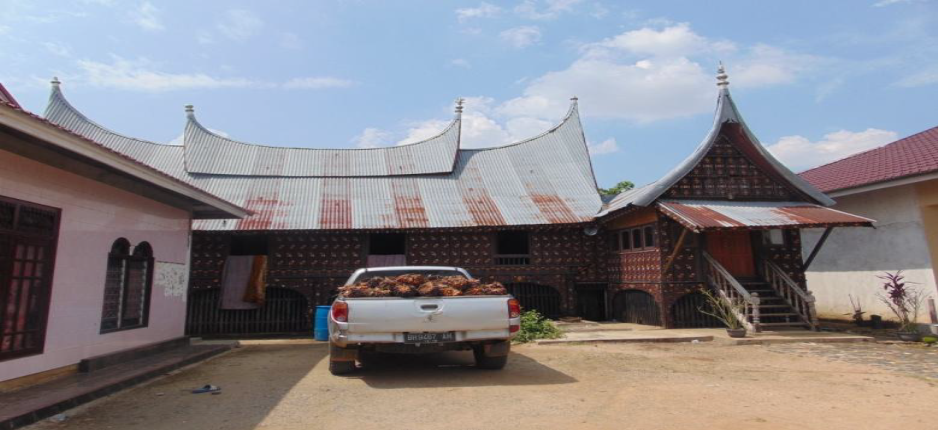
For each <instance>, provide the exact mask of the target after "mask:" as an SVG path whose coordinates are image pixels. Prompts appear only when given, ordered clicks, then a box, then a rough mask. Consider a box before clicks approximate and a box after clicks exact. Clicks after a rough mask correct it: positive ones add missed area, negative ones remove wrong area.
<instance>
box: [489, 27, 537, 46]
mask: <svg viewBox="0 0 938 430" xmlns="http://www.w3.org/2000/svg"><path fill="white" fill-rule="evenodd" d="M499 37H501V38H502V40H504V41H505V42H508V44H510V45H511V46H513V47H515V48H524V47H526V46H530V45H533V44H535V43H537V42H539V41H540V40H541V30H540V29H539V28H537V27H535V26H532V25H524V26H521V27H515V28H509V29H508V30H505V31H503V32H501V33H500V34H499Z"/></svg>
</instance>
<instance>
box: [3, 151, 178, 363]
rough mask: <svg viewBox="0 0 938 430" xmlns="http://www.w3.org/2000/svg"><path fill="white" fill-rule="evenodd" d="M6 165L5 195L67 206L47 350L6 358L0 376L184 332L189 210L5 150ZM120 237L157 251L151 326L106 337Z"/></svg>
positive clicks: (104, 352) (59, 241) (63, 209)
mask: <svg viewBox="0 0 938 430" xmlns="http://www.w3.org/2000/svg"><path fill="white" fill-rule="evenodd" d="M0 166H2V167H0V195H3V196H6V197H11V198H15V199H19V200H24V201H27V202H32V203H38V204H41V205H45V206H51V207H55V208H59V209H61V210H62V215H61V223H60V226H59V240H58V249H57V251H56V260H55V271H54V273H53V278H52V282H53V283H52V298H51V302H50V308H49V321H48V325H47V330H46V342H45V350H44V351H43V353H42V354H37V355H31V356H27V357H22V358H16V359H11V360H5V361H0V381H4V380H8V379H13V378H17V377H20V376H25V375H30V374H33V373H38V372H43V371H46V370H51V369H55V368H58V367H62V366H67V365H72V364H76V363H78V362H79V361H80V360H82V359H84V358H88V357H92V356H95V355H100V354H106V353H111V352H116V351H120V350H123V349H128V348H134V347H137V346H141V345H146V344H150V343H155V342H159V341H163V340H169V339H172V338H176V337H179V336H183V335H184V332H185V320H186V297H185V284H184V283H185V274H186V273H187V272H188V262H189V257H188V256H189V220H190V217H189V213H188V212H186V211H184V210H181V209H177V208H174V207H170V206H167V205H165V204H162V203H158V202H156V201H154V200H150V199H147V198H145V197H141V196H139V195H136V194H132V193H130V192H127V191H124V190H121V189H118V188H114V187H112V186H110V185H107V184H104V183H101V182H97V181H94V180H91V179H88V178H84V177H81V176H77V175H74V174H71V173H68V172H66V171H64V170H60V169H57V168H54V167H51V166H48V165H45V164H42V163H38V162H36V161H33V160H30V159H27V158H23V157H20V156H18V155H15V154H13V153H10V152H6V151H0ZM119 237H124V238H126V239H127V240H129V241H130V243H131V245H132V246H136V245H137V244H138V243H140V242H143V241H147V242H149V243H150V245H151V246H152V248H153V254H154V257H155V259H156V261H157V263H156V266H157V267H156V271H155V272H154V273H155V274H156V275H157V276H156V277H155V279H154V285H153V290H152V292H151V294H150V300H151V302H150V318H149V325H148V326H147V327H143V328H137V329H132V330H124V331H117V332H111V333H105V334H101V333H100V331H101V326H100V325H101V309H102V306H103V303H104V278H105V272H106V269H107V254H108V251H109V250H110V249H111V244H112V243H114V240H116V239H117V238H119ZM180 284H182V285H180Z"/></svg>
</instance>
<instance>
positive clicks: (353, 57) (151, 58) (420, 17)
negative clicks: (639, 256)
mask: <svg viewBox="0 0 938 430" xmlns="http://www.w3.org/2000/svg"><path fill="white" fill-rule="evenodd" d="M720 60H722V61H723V62H724V63H725V64H726V68H727V72H728V73H729V76H730V78H729V79H730V82H731V85H730V89H731V91H732V92H733V94H734V96H735V99H736V102H737V104H738V106H739V107H740V109H741V111H742V113H743V115H744V116H745V117H746V120H747V122H748V124H749V126H750V128H751V129H752V130H753V131H754V132H755V133H756V135H757V136H759V138H760V139H761V141H762V142H763V144H765V145H767V146H769V147H770V149H771V150H772V151H773V152H774V153H775V154H776V155H777V156H778V157H780V158H781V159H782V160H783V161H784V162H786V163H787V164H788V165H789V166H791V167H792V168H793V169H794V170H803V169H805V168H808V167H811V166H813V165H817V164H820V163H824V162H828V161H832V160H834V159H837V158H840V157H842V156H845V155H848V154H850V153H854V152H857V151H862V150H865V149H869V148H872V147H875V146H878V145H882V144H884V143H888V142H890V141H892V140H895V139H896V138H899V137H903V136H906V135H909V134H912V133H916V132H919V131H922V130H925V129H927V128H931V127H934V126H938V109H936V104H935V100H938V2H935V1H929V0H856V1H793V0H788V1H777V2H774V1H759V2H751V1H731V0H726V1H722V2H719V3H712V2H700V1H670V2H662V1H647V2H623V1H615V2H613V1H599V0H596V1H592V0H516V1H510V2H498V1H486V2H480V1H394V2H388V1H380V2H379V1H373V2H372V1H364V0H362V1H354V0H345V1H317V2H309V1H265V2H248V1H231V0H228V1H198V2H193V1H156V0H149V1H117V0H76V1H58V2H43V1H29V0H2V1H0V64H3V66H2V67H0V82H3V83H4V85H6V86H7V88H8V89H9V90H10V91H11V92H12V93H13V94H14V95H15V96H17V98H18V99H19V101H20V102H21V103H22V104H23V105H24V106H25V107H26V108H28V109H30V110H33V111H35V112H41V111H42V110H43V108H44V107H45V101H46V98H47V96H48V81H49V79H50V78H51V77H52V76H58V77H59V78H60V79H61V80H62V82H63V90H64V91H65V93H66V96H67V97H68V98H69V100H71V101H72V103H74V104H75V105H76V106H77V107H78V108H79V109H81V110H82V111H83V112H85V113H86V114H87V115H88V116H89V117H91V118H92V119H94V120H96V121H98V122H100V123H102V124H103V125H105V126H107V127H109V128H112V129H114V130H116V131H119V132H122V133H125V134H128V135H132V136H135V137H141V138H145V139H149V140H154V141H158V142H171V141H174V139H178V137H179V136H180V135H181V133H182V128H183V125H184V120H185V117H184V113H183V106H184V105H185V104H188V103H192V104H194V105H195V106H196V114H197V115H198V118H199V120H200V121H201V122H202V123H203V124H204V125H206V126H207V127H210V128H212V129H215V130H218V131H221V132H223V133H226V134H227V135H229V136H231V137H233V138H235V139H238V140H243V141H248V142H253V143H262V144H269V145H283V146H309V147H349V148H353V147H369V146H381V145H395V144H400V143H406V142H412V141H414V140H416V139H420V138H422V137H427V136H429V135H431V134H433V133H435V132H437V131H439V130H440V129H442V127H443V126H444V125H445V123H446V122H448V121H449V120H450V119H451V118H452V115H453V113H452V112H453V100H454V99H456V98H457V97H465V98H466V99H467V102H466V114H465V116H464V119H465V121H464V126H463V145H464V146H468V147H478V146H492V145H499V144H505V143H510V142H512V141H515V140H520V139H523V138H526V137H530V136H533V135H535V134H537V133H539V132H542V131H544V130H546V129H548V128H550V127H551V126H552V125H553V124H555V123H556V122H557V121H558V120H559V119H560V118H561V117H562V116H563V115H564V113H565V111H566V109H567V107H568V104H569V98H570V97H571V96H573V95H576V96H578V97H579V98H580V109H581V114H582V115H583V123H584V126H585V129H586V136H587V139H588V140H589V141H590V143H591V149H592V152H593V163H594V166H595V170H596V174H597V177H598V180H599V183H600V185H601V186H610V185H612V184H614V183H616V182H617V181H619V180H622V179H628V180H632V181H633V182H636V183H637V184H642V183H646V182H650V181H653V180H655V179H657V178H658V177H660V176H661V175H662V174H664V173H665V172H667V171H668V170H669V169H670V168H671V167H672V166H674V165H675V164H676V163H678V162H679V161H680V160H681V159H683V158H684V157H685V156H686V155H687V154H689V153H690V151H691V150H692V149H693V148H694V147H695V146H696V145H697V144H698V143H699V141H700V140H701V139H702V138H703V137H704V135H705V134H706V132H707V131H708V129H709V127H710V123H711V119H712V111H713V106H714V102H715V94H716V87H715V85H714V84H715V79H714V75H715V74H716V72H715V70H716V67H717V63H718V61H720Z"/></svg>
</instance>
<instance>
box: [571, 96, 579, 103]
mask: <svg viewBox="0 0 938 430" xmlns="http://www.w3.org/2000/svg"><path fill="white" fill-rule="evenodd" d="M578 100H580V98H579V97H577V96H573V97H570V101H572V102H574V103H576V102H577V101H578Z"/></svg>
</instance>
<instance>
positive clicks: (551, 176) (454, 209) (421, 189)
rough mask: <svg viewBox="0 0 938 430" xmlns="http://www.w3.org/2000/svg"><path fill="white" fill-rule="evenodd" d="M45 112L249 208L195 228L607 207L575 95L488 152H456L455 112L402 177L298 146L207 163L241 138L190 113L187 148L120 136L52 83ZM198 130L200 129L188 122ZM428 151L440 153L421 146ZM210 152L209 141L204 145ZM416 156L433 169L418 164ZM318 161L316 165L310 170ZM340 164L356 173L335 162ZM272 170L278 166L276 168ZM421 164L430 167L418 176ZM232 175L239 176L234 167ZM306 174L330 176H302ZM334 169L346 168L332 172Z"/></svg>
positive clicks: (559, 220)
mask: <svg viewBox="0 0 938 430" xmlns="http://www.w3.org/2000/svg"><path fill="white" fill-rule="evenodd" d="M46 116H47V118H48V119H49V120H50V121H52V122H55V123H56V124H59V125H60V126H62V127H64V128H66V129H69V130H72V131H74V132H75V133H78V134H81V135H83V136H85V137H87V138H89V139H92V140H95V141H99V142H101V143H102V144H103V145H106V146H108V147H109V148H112V149H114V150H116V151H119V152H122V153H125V154H127V155H128V156H131V157H132V158H134V159H136V160H139V161H141V162H145V163H148V164H150V165H152V166H153V167H155V168H157V169H160V170H162V171H164V172H166V173H168V174H170V175H173V176H176V177H177V178H179V179H181V180H183V181H186V182H188V183H190V184H193V185H195V186H198V187H200V188H203V189H206V190H208V191H210V192H212V193H214V194H216V195H219V196H221V197H222V198H225V199H227V200H229V201H231V202H234V203H235V204H238V205H241V206H243V207H245V208H248V209H250V210H251V211H253V212H254V213H255V214H254V215H253V216H251V217H248V218H245V219H243V220H238V221H196V222H195V224H194V228H196V229H201V230H294V229H295V230H301V229H406V228H450V227H474V226H513V225H539V224H563V223H577V222H587V221H591V220H592V219H593V218H594V217H595V215H596V213H597V212H599V210H600V209H601V207H602V202H601V200H600V197H599V193H598V192H597V189H596V180H595V178H594V176H593V171H592V165H591V163H590V158H589V153H588V151H587V145H586V139H585V137H584V134H583V129H582V125H581V124H580V117H579V112H578V109H577V105H576V103H574V104H573V105H572V106H571V108H570V111H569V113H568V115H567V116H566V117H565V118H564V119H563V121H562V122H561V123H560V124H559V125H557V126H556V127H555V128H553V129H551V130H549V131H547V132H545V133H543V134H541V135H539V136H536V137H534V138H531V139H528V140H525V141H522V142H518V143H515V144H512V145H507V146H502V147H496V148H488V149H458V145H459V140H460V135H459V127H460V121H459V118H458V116H457V118H456V119H455V120H454V121H453V123H452V124H450V126H449V127H448V128H447V129H446V130H444V131H443V132H442V133H441V134H440V135H438V136H437V137H435V138H432V139H430V141H426V142H424V143H422V144H420V143H418V144H415V145H417V150H415V151H412V152H411V153H410V154H411V155H410V156H412V157H413V158H410V160H413V162H414V165H413V166H412V167H408V169H410V170H409V171H410V172H411V173H410V174H402V172H403V169H399V170H396V171H395V169H393V168H388V166H392V167H393V166H404V164H393V163H392V164H387V163H385V164H384V166H385V168H388V170H384V172H385V173H386V174H385V175H376V174H377V173H378V172H379V171H381V168H382V167H381V163H379V162H374V163H372V162H371V161H368V162H363V163H364V166H357V165H356V163H352V164H346V163H342V164H338V163H336V164H332V163H330V162H328V160H327V159H323V158H321V155H316V156H309V157H307V158H306V159H305V160H304V161H303V162H301V163H299V164H297V163H293V164H289V165H287V164H284V162H285V160H287V159H289V157H292V155H289V156H287V155H284V154H292V153H291V152H289V151H291V150H294V149H292V148H284V149H283V150H284V151H288V152H282V151H281V150H280V149H279V148H270V147H257V148H263V149H257V148H255V147H256V146H253V145H247V148H248V149H245V148H241V150H248V151H251V154H250V157H252V158H251V161H250V162H247V163H243V164H241V163H239V162H238V161H237V160H235V159H231V160H229V161H225V162H213V161H210V160H209V161H205V160H202V159H203V158H212V157H224V156H225V155H226V153H225V151H226V149H225V148H229V145H246V144H241V143H238V142H236V141H231V140H227V139H226V141H221V140H216V141H214V142H208V143H207V142H206V141H203V140H201V139H209V138H210V136H208V135H207V134H206V133H211V132H208V131H206V130H204V128H202V127H201V126H198V124H197V123H194V118H190V122H189V125H188V126H187V130H186V134H185V143H184V145H183V146H173V145H164V144H158V143H153V142H148V141H145V140H140V139H134V138H130V137H127V136H123V135H120V134H118V133H114V132H113V131H110V130H108V129H106V128H104V127H102V126H100V125H98V124H96V123H94V122H92V121H90V120H89V119H88V118H86V117H85V116H84V115H82V114H81V113H80V112H78V111H77V110H75V109H74V107H72V106H71V105H70V104H69V103H68V102H67V101H66V100H65V98H64V97H63V96H62V94H61V91H59V89H58V88H53V94H52V97H50V104H49V107H48V108H47V110H46ZM196 127H197V128H199V129H201V130H193V128H196ZM212 136H216V137H220V136H217V135H214V134H213V135H212ZM211 139H214V138H211ZM216 144H217V146H213V145H216ZM451 144H455V146H450V145H451ZM420 145H424V146H423V148H424V149H420V148H421V147H420ZM411 146H414V145H411ZM192 147H198V149H193V148H192ZM430 147H433V148H436V149H432V150H427V148H430ZM209 148H214V149H212V150H207V149H209ZM403 148H406V147H403ZM447 148H455V152H454V153H453V154H452V155H450V154H449V153H448V152H447V151H449V149H447ZM392 149H394V148H392ZM236 151H237V149H236ZM296 151H329V152H320V154H322V153H337V154H339V155H333V157H336V158H338V159H341V160H346V161H350V160H354V159H356V157H357V156H356V155H344V154H345V153H349V154H352V153H361V151H360V150H305V149H296ZM433 151H438V152H437V153H438V154H439V159H437V158H435V157H434V156H433V155H432V153H433ZM385 154H386V156H385V160H389V159H398V160H400V159H402V158H401V157H397V156H396V155H391V156H390V158H388V157H387V155H388V154H394V152H392V151H388V152H385ZM229 155H230V154H229ZM245 156H246V155H245ZM268 157H270V158H271V159H267V158H268ZM317 157H319V158H317ZM395 157H397V158H395ZM327 158H328V157H327ZM431 158H432V159H431ZM440 160H448V161H446V163H449V167H447V168H445V169H444V168H443V167H442V166H443V163H442V162H441V161H440ZM423 162H427V163H428V164H429V165H431V167H427V166H418V164H420V163H423ZM303 163H309V164H303ZM316 163H322V164H320V165H319V167H310V166H316ZM342 165H344V166H346V167H349V168H350V169H351V170H350V172H351V173H354V174H355V175H357V176H349V175H350V173H342V172H344V170H340V169H336V168H335V167H337V166H342ZM302 166H306V167H302ZM369 166H370V167H369ZM187 168H188V169H195V171H192V170H188V169H187ZM306 168H310V170H305V169H306ZM248 169H249V170H248ZM317 169H318V170H317ZM437 170H441V171H440V172H436V171H437ZM205 171H213V172H225V173H204V172H205ZM276 171H279V172H280V174H279V175H274V174H272V172H276ZM424 171H432V172H433V173H415V172H424ZM233 172H246V173H241V174H237V175H236V174H233ZM309 172H315V173H316V174H323V175H326V176H302V175H298V174H299V173H304V174H309ZM329 172H333V173H329ZM335 172H340V173H342V174H340V175H338V176H332V175H333V174H335ZM285 173H288V174H285Z"/></svg>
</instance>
